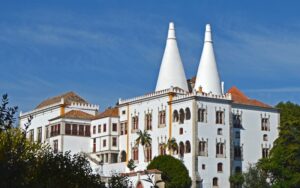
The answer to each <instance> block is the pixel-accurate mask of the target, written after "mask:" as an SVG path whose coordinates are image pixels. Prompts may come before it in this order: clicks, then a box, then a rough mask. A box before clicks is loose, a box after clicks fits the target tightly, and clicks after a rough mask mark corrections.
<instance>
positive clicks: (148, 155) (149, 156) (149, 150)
mask: <svg viewBox="0 0 300 188" xmlns="http://www.w3.org/2000/svg"><path fill="white" fill-rule="evenodd" d="M145 150H146V151H145V154H146V156H145V162H149V161H151V159H152V147H151V145H147V146H146V147H145Z"/></svg>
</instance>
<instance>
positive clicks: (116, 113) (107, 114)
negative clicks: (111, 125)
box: [94, 107, 119, 119]
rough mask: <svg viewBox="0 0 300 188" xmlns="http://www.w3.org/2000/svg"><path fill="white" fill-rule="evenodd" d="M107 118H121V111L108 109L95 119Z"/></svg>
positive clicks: (115, 108)
mask: <svg viewBox="0 0 300 188" xmlns="http://www.w3.org/2000/svg"><path fill="white" fill-rule="evenodd" d="M105 117H119V109H118V108H117V107H114V108H108V109H106V110H105V111H104V112H100V113H99V114H97V115H96V116H95V117H94V119H101V118H105Z"/></svg>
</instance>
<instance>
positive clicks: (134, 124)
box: [132, 116, 139, 130]
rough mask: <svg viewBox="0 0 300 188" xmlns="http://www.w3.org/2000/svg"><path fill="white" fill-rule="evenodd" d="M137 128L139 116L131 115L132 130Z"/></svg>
mask: <svg viewBox="0 0 300 188" xmlns="http://www.w3.org/2000/svg"><path fill="white" fill-rule="evenodd" d="M138 129H139V117H138V116H133V117H132V130H138Z"/></svg>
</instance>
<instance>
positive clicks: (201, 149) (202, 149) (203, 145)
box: [198, 141, 207, 156]
mask: <svg viewBox="0 0 300 188" xmlns="http://www.w3.org/2000/svg"><path fill="white" fill-rule="evenodd" d="M198 150H199V155H200V156H206V155H207V153H206V151H207V150H206V142H205V141H200V142H199V145H198Z"/></svg>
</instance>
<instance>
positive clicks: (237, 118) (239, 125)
mask: <svg viewBox="0 0 300 188" xmlns="http://www.w3.org/2000/svg"><path fill="white" fill-rule="evenodd" d="M241 119H242V117H241V115H240V114H233V116H232V121H233V127H234V128H242V122H241Z"/></svg>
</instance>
